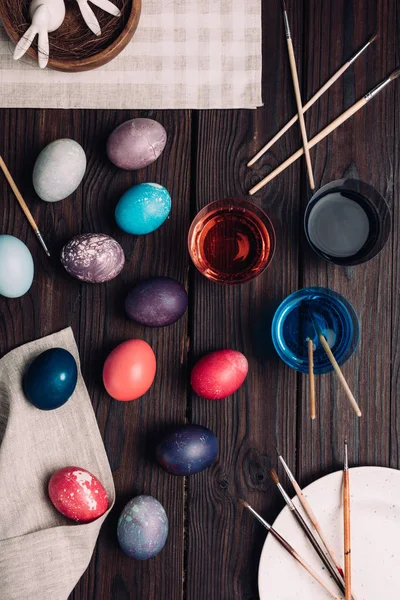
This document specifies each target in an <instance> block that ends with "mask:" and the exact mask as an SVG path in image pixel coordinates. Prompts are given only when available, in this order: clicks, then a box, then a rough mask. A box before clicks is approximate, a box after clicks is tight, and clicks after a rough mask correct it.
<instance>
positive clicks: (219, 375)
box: [190, 350, 248, 400]
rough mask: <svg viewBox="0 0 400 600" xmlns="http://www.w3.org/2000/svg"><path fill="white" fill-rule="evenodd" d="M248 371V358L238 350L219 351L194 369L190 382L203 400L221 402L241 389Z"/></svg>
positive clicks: (208, 356) (198, 363)
mask: <svg viewBox="0 0 400 600" xmlns="http://www.w3.org/2000/svg"><path fill="white" fill-rule="evenodd" d="M247 371H248V362H247V358H246V357H245V356H244V355H243V354H242V353H241V352H237V351H236V350H218V351H216V352H211V353H210V354H207V355H206V356H203V358H201V359H200V360H199V361H198V362H197V363H196V364H195V366H194V367H193V370H192V375H191V379H190V382H191V384H192V388H193V389H194V391H195V392H196V394H198V395H199V396H201V397H202V398H207V400H221V399H222V398H226V397H227V396H230V395H231V394H233V393H234V392H236V390H237V389H239V388H240V386H241V385H242V383H243V382H244V380H245V379H246V376H247Z"/></svg>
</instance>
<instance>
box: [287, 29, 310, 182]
mask: <svg viewBox="0 0 400 600" xmlns="http://www.w3.org/2000/svg"><path fill="white" fill-rule="evenodd" d="M287 45H288V50H289V62H290V68H291V71H292V79H293V87H294V94H295V97H296V104H297V114H298V117H299V122H300V131H301V137H302V140H303V149H304V154H305V158H306V164H307V172H308V178H309V180H310V187H311V189H312V190H313V189H315V181H314V175H313V170H312V164H311V157H310V145H309V141H308V137H307V130H306V123H305V121H304V109H303V103H302V100H301V92H300V84H299V77H298V75H297V66H296V59H295V57H294V50H293V43H292V40H291V39H290V38H289V39H288V40H287Z"/></svg>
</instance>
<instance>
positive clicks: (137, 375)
mask: <svg viewBox="0 0 400 600" xmlns="http://www.w3.org/2000/svg"><path fill="white" fill-rule="evenodd" d="M155 374H156V357H155V355H154V352H153V350H152V348H151V346H149V344H148V343H147V342H145V341H143V340H128V341H127V342H123V343H122V344H120V345H119V346H117V347H116V348H114V350H113V351H112V352H111V353H110V354H109V355H108V357H107V359H106V362H105V363H104V367H103V382H104V387H105V388H106V390H107V392H108V393H109V394H110V396H112V398H114V399H115V400H123V401H127V400H136V399H137V398H140V396H143V394H145V393H146V392H147V390H148V389H149V388H150V386H151V384H152V383H153V381H154V377H155Z"/></svg>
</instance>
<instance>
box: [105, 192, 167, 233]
mask: <svg viewBox="0 0 400 600" xmlns="http://www.w3.org/2000/svg"><path fill="white" fill-rule="evenodd" d="M170 212H171V196H170V195H169V193H168V190H166V189H165V187H163V186H162V185H159V184H158V183H140V184H139V185H134V186H133V187H131V188H129V190H127V191H126V192H125V194H124V195H123V196H122V197H121V199H120V200H119V202H118V204H117V207H116V209H115V220H116V221H117V225H118V227H120V228H121V229H122V230H123V231H126V232H127V233H133V234H134V235H144V234H146V233H151V232H152V231H154V230H155V229H158V227H160V225H162V224H163V223H164V221H165V219H166V218H167V217H168V215H169V213H170Z"/></svg>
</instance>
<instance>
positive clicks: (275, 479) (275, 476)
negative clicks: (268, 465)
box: [268, 469, 279, 485]
mask: <svg viewBox="0 0 400 600" xmlns="http://www.w3.org/2000/svg"><path fill="white" fill-rule="evenodd" d="M268 473H269V476H270V477H271V479H272V481H273V482H274V483H275V484H276V485H278V483H279V477H278V474H277V472H276V471H275V469H268Z"/></svg>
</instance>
